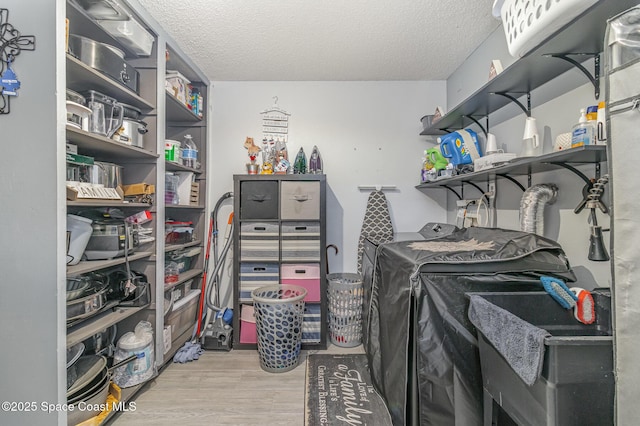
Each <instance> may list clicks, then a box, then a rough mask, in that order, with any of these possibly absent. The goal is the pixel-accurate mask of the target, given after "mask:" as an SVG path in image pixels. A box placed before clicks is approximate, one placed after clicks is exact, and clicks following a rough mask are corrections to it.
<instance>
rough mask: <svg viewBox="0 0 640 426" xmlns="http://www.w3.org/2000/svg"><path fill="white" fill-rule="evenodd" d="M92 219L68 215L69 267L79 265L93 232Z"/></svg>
mask: <svg viewBox="0 0 640 426" xmlns="http://www.w3.org/2000/svg"><path fill="white" fill-rule="evenodd" d="M91 222H93V221H92V220H91V219H87V218H86V217H82V216H76V215H73V214H68V215H67V241H68V242H67V265H77V264H78V262H80V259H81V258H82V254H83V253H84V249H85V248H87V243H88V242H89V238H91V233H92V232H93V227H92V226H91Z"/></svg>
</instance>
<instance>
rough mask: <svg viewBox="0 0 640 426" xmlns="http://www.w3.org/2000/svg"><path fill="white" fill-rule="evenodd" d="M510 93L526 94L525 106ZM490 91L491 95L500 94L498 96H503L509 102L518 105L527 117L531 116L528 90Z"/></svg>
mask: <svg viewBox="0 0 640 426" xmlns="http://www.w3.org/2000/svg"><path fill="white" fill-rule="evenodd" d="M511 93H513V94H516V95H518V94H519V95H522V94H525V93H526V94H527V106H526V107H525V106H524V105H523V104H522V102H520V101H519V100H518V99H517V98H516V97H515V96H513V95H512V94H511ZM511 93H509V92H491V94H492V95H500V96H504V97H505V98H507V99H509V100H510V101H511V102H513V103H514V104H516V105H518V106H519V107H520V109H522V111H524V113H525V114H527V117H531V93H530V92H511Z"/></svg>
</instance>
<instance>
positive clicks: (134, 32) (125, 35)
mask: <svg viewBox="0 0 640 426" xmlns="http://www.w3.org/2000/svg"><path fill="white" fill-rule="evenodd" d="M98 23H99V24H100V26H102V28H104V29H105V30H107V32H108V33H109V34H111V35H112V36H114V37H115V38H116V39H117V40H118V41H119V42H121V43H122V44H124V45H125V46H127V47H128V48H130V49H131V50H133V51H134V52H135V53H136V54H138V55H142V56H149V55H151V51H152V49H153V36H152V35H151V33H149V32H148V31H147V30H146V29H145V28H144V27H143V26H142V25H141V24H140V23H139V22H138V21H136V20H135V19H133V18H130V19H129V20H128V21H111V20H109V21H98Z"/></svg>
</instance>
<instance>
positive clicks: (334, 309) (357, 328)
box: [327, 273, 364, 348]
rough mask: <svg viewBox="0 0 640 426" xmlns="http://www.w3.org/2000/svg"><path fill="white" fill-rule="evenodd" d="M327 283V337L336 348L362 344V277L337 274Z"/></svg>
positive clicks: (328, 276) (330, 277)
mask: <svg viewBox="0 0 640 426" xmlns="http://www.w3.org/2000/svg"><path fill="white" fill-rule="evenodd" d="M327 280H328V281H329V286H328V297H327V299H328V301H329V335H330V336H331V342H332V343H333V344H334V345H336V346H342V347H345V348H351V347H354V346H358V345H359V344H360V343H362V302H363V296H364V288H363V285H362V275H360V274H352V273H337V274H329V275H327Z"/></svg>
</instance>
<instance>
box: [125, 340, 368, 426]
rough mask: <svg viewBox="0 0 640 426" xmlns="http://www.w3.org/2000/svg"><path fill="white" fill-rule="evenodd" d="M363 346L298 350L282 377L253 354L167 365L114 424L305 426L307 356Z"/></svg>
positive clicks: (208, 355)
mask: <svg viewBox="0 0 640 426" xmlns="http://www.w3.org/2000/svg"><path fill="white" fill-rule="evenodd" d="M363 352H364V351H363V348H362V345H360V346H357V347H355V348H340V347H337V346H334V345H331V344H330V343H329V345H328V348H327V350H326V351H324V350H323V351H303V352H302V354H301V356H300V364H299V365H298V366H297V367H296V368H295V369H293V370H291V371H288V372H286V373H268V372H265V371H264V370H262V369H261V368H260V361H259V359H258V352H257V351H252V350H232V351H231V352H216V351H207V352H205V353H204V354H203V355H202V356H201V357H200V359H199V360H197V361H193V362H190V363H186V364H171V365H169V366H167V367H166V368H165V369H164V370H163V371H162V372H161V373H160V375H159V376H158V377H157V378H156V379H154V380H153V381H152V382H151V383H149V384H148V385H147V386H146V387H145V388H144V389H143V390H141V391H140V392H139V393H138V394H137V396H136V398H135V399H134V401H135V403H136V410H135V411H129V412H126V413H119V414H118V415H117V416H116V417H115V418H114V421H113V422H112V424H113V425H115V426H128V425H132V426H140V425H153V426H158V425H172V426H190V425H199V426H200V425H212V426H222V425H233V426H244V425H247V426H248V425H256V426H257V425H260V426H265V425H286V426H298V425H299V426H302V425H304V380H305V372H306V357H307V355H309V354H310V353H363Z"/></svg>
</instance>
